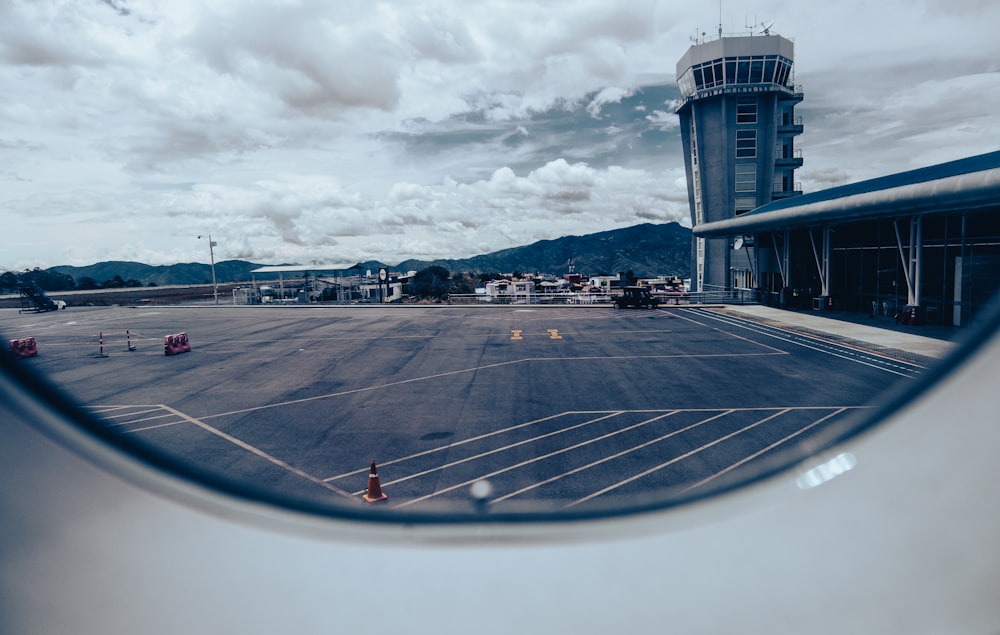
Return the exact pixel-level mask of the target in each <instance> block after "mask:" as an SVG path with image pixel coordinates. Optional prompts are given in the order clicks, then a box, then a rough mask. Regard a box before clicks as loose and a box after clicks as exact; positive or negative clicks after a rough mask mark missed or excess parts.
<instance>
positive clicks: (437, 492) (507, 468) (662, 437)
mask: <svg viewBox="0 0 1000 635" xmlns="http://www.w3.org/2000/svg"><path fill="white" fill-rule="evenodd" d="M678 412H681V411H680V410H672V411H670V412H668V413H666V414H663V415H661V416H659V417H654V418H652V419H649V420H646V421H642V422H640V423H637V424H635V425H632V426H629V427H628V428H623V429H622V430H617V431H615V432H611V433H608V434H606V435H604V436H602V437H598V438H596V439H591V440H588V441H583V442H581V443H577V444H575V445H571V446H569V447H566V448H561V449H559V450H556V451H554V452H549V453H548V454H544V455H541V456H537V457H534V458H532V459H529V460H527V461H522V462H521V463H517V464H515V465H510V466H508V467H505V468H503V469H500V470H496V471H494V472H490V473H489V474H483V475H482V476H478V477H476V478H474V479H471V480H468V481H466V482H464V483H459V484H458V485H452V486H451V487H446V488H444V489H440V490H437V491H435V492H433V493H431V494H428V495H426V496H421V497H420V498H415V499H412V500H408V501H405V502H403V503H400V504H399V505H396V507H405V506H407V505H411V504H413V503H417V502H420V501H424V500H428V499H430V498H433V497H435V496H438V495H440V494H444V493H446V492H450V491H453V490H456V489H460V488H462V487H467V486H469V485H471V484H472V483H475V482H476V481H479V480H483V479H490V478H492V477H494V476H497V475H499V474H503V473H504V472H509V471H511V470H514V469H517V468H519V467H524V466H525V465H530V464H532V463H536V462H538V461H542V460H544V459H547V458H551V457H553V456H556V455H559V454H563V453H564V452H569V451H570V450H575V449H577V448H580V447H583V446H586V445H590V444H591V443H595V442H597V441H601V440H604V439H606V438H609V437H612V436H614V435H616V434H620V433H622V432H625V431H626V430H630V429H633V428H638V427H640V426H644V425H648V424H649V423H652V422H653V421H656V420H658V419H663V418H664V417H668V416H670V415H674V414H677V413H678ZM732 412H733V411H732V410H726V411H725V412H720V413H719V414H717V415H715V416H714V417H709V418H708V419H703V420H701V421H699V422H697V423H694V424H692V425H690V426H687V427H685V428H680V429H679V430H675V431H673V432H670V433H668V434H665V435H663V436H661V437H658V438H656V439H653V440H651V441H647V442H645V443H642V444H641V445H638V446H634V447H632V448H629V449H628V450H626V451H624V452H619V453H618V454H615V455H612V456H611V457H606V458H605V459H602V460H601V461H597V462H595V463H594V464H593V465H598V464H600V463H604V462H605V461H607V460H610V459H611V458H616V457H619V456H622V455H625V454H630V453H631V452H634V451H636V450H638V449H640V448H644V447H647V446H649V445H653V444H655V443H659V442H660V441H663V440H664V439H668V438H670V437H672V436H675V435H677V434H680V433H682V432H686V431H688V430H691V429H693V428H697V427H698V426H701V425H704V424H706V423H708V422H709V421H712V420H714V419H718V418H719V417H722V416H725V415H727V414H730V413H732ZM580 469H586V468H580ZM576 471H579V470H576ZM527 489H531V488H527ZM525 491H527V490H525ZM504 498H510V496H504V497H502V498H498V499H495V500H494V502H496V501H499V500H503V499H504Z"/></svg>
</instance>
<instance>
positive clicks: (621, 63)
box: [0, 0, 1000, 270]
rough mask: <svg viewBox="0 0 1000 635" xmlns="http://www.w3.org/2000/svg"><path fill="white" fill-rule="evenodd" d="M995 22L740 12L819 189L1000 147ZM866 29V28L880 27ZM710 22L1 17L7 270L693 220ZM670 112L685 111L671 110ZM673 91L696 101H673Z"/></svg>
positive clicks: (371, 6)
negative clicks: (779, 83)
mask: <svg viewBox="0 0 1000 635" xmlns="http://www.w3.org/2000/svg"><path fill="white" fill-rule="evenodd" d="M998 7H1000V5H997V4H996V3H991V2H985V1H977V0H957V1H951V2H948V3H945V2H943V0H915V1H910V0H907V1H905V2H903V1H901V0H891V1H888V2H884V3H880V4H876V5H872V4H871V3H862V2H861V0H848V1H846V2H842V3H832V4H831V3H826V4H822V3H820V4H817V3H801V2H793V1H792V0H763V1H761V0H757V1H756V2H754V3H750V2H748V1H737V0H734V1H732V2H727V3H726V5H725V7H724V10H725V15H724V28H725V30H726V31H727V32H731V31H745V30H746V28H745V25H746V24H747V22H758V23H759V22H762V21H767V22H770V21H771V20H776V23H775V25H774V31H775V32H778V33H781V34H783V35H785V36H789V37H793V38H794V39H795V45H796V67H797V70H796V81H798V82H800V83H802V84H803V85H804V88H805V95H806V99H805V101H804V102H803V104H802V105H801V106H800V107H799V111H800V112H801V113H803V114H804V116H805V117H806V121H805V130H806V133H805V134H804V135H803V136H802V137H800V138H799V140H798V147H799V148H801V149H802V150H803V151H804V155H805V167H804V168H803V169H802V170H800V177H799V178H800V179H801V180H802V181H803V182H804V184H806V185H807V186H816V187H822V186H827V185H830V184H839V182H843V181H848V180H857V179H859V178H868V177H871V176H878V175H880V174H886V173H891V172H895V171H899V170H903V169H909V168H912V167H916V166H917V165H927V164H931V163H936V162H939V161H945V160H949V159H953V158H957V157H959V156H966V155H970V154H975V153H977V152H985V151H988V150H995V149H996V142H995V141H994V140H995V139H996V136H997V131H998V130H1000V114H998V112H997V111H996V108H995V104H996V103H1000V81H997V79H998V73H1000V62H997V55H996V44H995V34H994V33H993V31H994V30H995V29H994V28H992V25H994V24H998V23H1000V8H998ZM861 18H863V19H861ZM717 20H718V14H717V12H716V10H715V9H710V8H691V7H685V6H681V5H677V4H668V3H660V2H654V1H653V0H640V1H634V0H633V1H631V2H605V1H603V0H587V1H581V2H576V3H573V4H571V5H565V6H559V7H552V6H549V5H546V4H544V3H538V2H534V1H533V0H502V1H501V0H498V1H496V2H493V1H484V2H477V3H461V4H458V3H453V2H448V1H446V0H414V2H410V3H405V4H400V3H361V2H347V3H330V2H327V1H326V0H296V1H294V2H277V1H270V0H245V1H244V0H214V1H212V2H206V1H204V0H177V1H176V2H170V3H161V2H157V1H156V0H134V1H131V2H125V1H124V0H116V1H114V2H89V3H81V2H71V1H69V0H39V1H37V2H27V1H20V0H17V1H14V2H2V3H0V165H2V166H3V167H2V169H0V223H2V224H3V227H4V228H5V230H6V229H7V228H13V229H12V231H14V232H16V233H17V235H19V236H25V237H26V238H24V239H22V240H19V241H17V242H15V243H13V244H8V245H5V249H4V252H3V262H0V270H3V269H8V268H15V269H16V268H23V267H29V266H52V265H55V264H89V263H91V262H96V261H99V260H105V259H139V260H145V261H148V262H152V263H170V262H177V261H191V260H202V261H203V260H205V255H204V253H203V252H204V247H205V246H204V244H203V243H204V241H198V240H197V239H196V236H197V235H199V234H207V233H212V235H213V237H214V238H216V240H218V242H219V249H218V251H217V256H219V257H222V258H235V257H240V258H247V259H252V260H257V261H262V262H263V261H269V262H275V261H277V262H291V261H296V260H302V261H303V262H306V261H316V260H337V261H341V260H368V259H380V260H383V261H385V262H389V263H394V262H399V261H401V260H404V259H407V258H438V257H463V256H470V255H475V254H478V253H483V252H486V251H490V250H495V249H502V248H506V247H511V246H516V245H519V244H526V243H529V242H533V241H535V240H538V239H542V238H554V237H558V236H561V235H566V234H582V233H590V232H595V231H602V230H606V229H610V228H613V227H622V226H627V225H632V224H635V223H638V222H646V221H655V222H664V221H668V220H680V221H682V222H685V223H687V220H686V219H687V217H688V211H687V193H686V184H685V181H684V178H683V165H682V163H681V161H680V149H679V139H678V131H677V119H676V116H675V115H673V111H674V107H675V104H674V103H669V101H670V100H669V96H668V98H667V100H666V102H665V101H664V98H662V97H661V98H658V99H657V100H655V101H654V100H652V99H649V100H647V101H642V100H643V99H644V96H643V95H644V93H643V90H642V89H643V87H649V86H653V85H655V84H663V83H669V82H672V77H671V76H672V73H673V71H674V67H675V64H676V61H677V60H678V59H679V58H680V56H681V55H682V54H683V53H684V51H685V50H686V49H687V47H688V46H689V45H690V40H689V38H690V36H692V35H694V34H695V33H698V32H700V31H707V32H709V33H714V31H715V28H716V22H717ZM659 94H661V95H662V94H663V93H662V92H661V93H659ZM675 94H676V93H675Z"/></svg>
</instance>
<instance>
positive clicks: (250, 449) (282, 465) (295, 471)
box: [161, 405, 354, 500]
mask: <svg viewBox="0 0 1000 635" xmlns="http://www.w3.org/2000/svg"><path fill="white" fill-rule="evenodd" d="M161 407H162V408H163V409H164V410H169V411H170V412H172V413H174V414H175V415H177V416H178V417H180V418H182V419H184V420H185V421H188V422H190V423H193V424H194V425H196V426H198V427H199V428H201V429H202V430H205V431H207V432H210V433H212V434H214V435H216V436H218V437H221V438H223V439H225V440H226V441H229V442H230V443H232V444H233V445H236V446H239V447H241V448H243V449H244V450H246V451H247V452H250V453H251V454H254V455H256V456H259V457H260V458H262V459H264V460H266V461H269V462H271V463H273V464H274V465H277V466H278V467H280V468H283V469H285V470H288V471H289V472H291V473H292V474H295V475H296V476H301V477H302V478H304V479H306V480H307V481H309V482H311V483H315V484H316V485H319V486H320V487H324V488H326V489H328V490H330V491H331V492H335V493H337V494H340V495H341V496H344V497H346V498H350V499H352V500H354V497H353V496H351V495H350V494H349V493H347V492H345V491H344V490H342V489H340V488H339V487H334V486H333V485H330V484H329V483H324V482H323V479H320V478H317V477H315V476H313V475H312V474H309V473H307V472H303V471H302V470H300V469H299V468H297V467H293V466H291V465H289V464H288V463H285V462H284V461H282V460H281V459H278V458H276V457H273V456H271V455H270V454H268V453H267V452H264V451H263V450H261V449H259V448H256V447H254V446H252V445H250V444H249V443H247V442H246V441H243V440H242V439H237V438H236V437H234V436H232V435H231V434H226V433H225V432H223V431H222V430H219V429H218V428H213V427H212V426H210V425H208V424H207V423H204V422H202V421H199V420H198V419H195V418H194V417H190V416H188V415H186V414H184V413H183V412H181V411H179V410H175V409H173V408H171V407H170V406H167V405H162V406H161Z"/></svg>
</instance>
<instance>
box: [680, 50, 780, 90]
mask: <svg viewBox="0 0 1000 635" xmlns="http://www.w3.org/2000/svg"><path fill="white" fill-rule="evenodd" d="M791 78H792V60H790V59H788V58H786V57H784V56H781V55H746V56H740V57H726V58H719V59H715V60H712V61H710V62H705V63H703V64H696V65H695V66H692V67H691V68H689V69H688V70H687V71H686V72H685V73H684V74H683V75H681V77H680V78H679V79H678V80H677V85H678V86H679V87H680V90H681V96H682V97H683V98H684V99H687V98H689V97H691V96H692V95H694V94H695V93H696V92H698V91H702V90H709V89H712V88H726V87H730V86H747V85H750V84H777V85H778V86H784V87H790V86H789V82H790V81H791Z"/></svg>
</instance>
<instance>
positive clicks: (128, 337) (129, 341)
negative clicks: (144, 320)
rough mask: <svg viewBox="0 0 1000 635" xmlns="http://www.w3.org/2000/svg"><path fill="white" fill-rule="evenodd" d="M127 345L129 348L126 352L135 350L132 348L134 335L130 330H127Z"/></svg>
mask: <svg viewBox="0 0 1000 635" xmlns="http://www.w3.org/2000/svg"><path fill="white" fill-rule="evenodd" d="M125 345H126V346H127V347H128V348H126V349H125V350H127V351H134V350H135V347H134V346H132V334H131V333H129V332H128V329H125Z"/></svg>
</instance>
